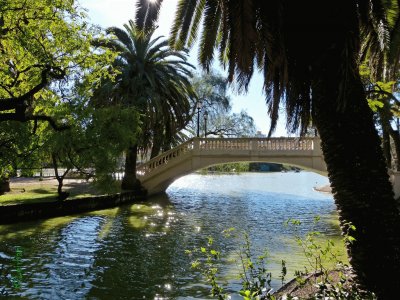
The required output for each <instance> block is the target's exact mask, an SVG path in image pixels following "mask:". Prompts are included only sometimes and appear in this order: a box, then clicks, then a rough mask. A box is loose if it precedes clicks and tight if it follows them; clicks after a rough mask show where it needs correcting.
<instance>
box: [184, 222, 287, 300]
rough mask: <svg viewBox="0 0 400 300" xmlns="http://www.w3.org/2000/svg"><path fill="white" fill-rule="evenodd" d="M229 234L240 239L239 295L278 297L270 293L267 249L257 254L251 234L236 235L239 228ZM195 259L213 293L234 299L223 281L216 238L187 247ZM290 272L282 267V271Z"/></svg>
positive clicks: (251, 298)
mask: <svg viewBox="0 0 400 300" xmlns="http://www.w3.org/2000/svg"><path fill="white" fill-rule="evenodd" d="M224 236H225V238H236V239H238V242H239V248H238V260H237V261H236V263H237V265H238V268H239V270H240V271H239V279H240V281H241V283H242V289H241V290H240V291H239V295H241V296H242V297H243V299H245V300H256V299H261V297H266V298H263V299H275V298H274V297H273V296H272V295H270V294H269V292H270V291H271V273H269V272H268V270H267V268H266V259H267V256H268V253H267V251H264V253H263V254H262V255H259V256H257V257H254V256H253V252H252V249H251V243H250V239H249V236H248V234H246V233H244V234H243V235H236V234H235V229H234V228H230V229H227V230H224ZM186 253H187V254H189V255H190V256H191V257H192V258H193V260H192V263H191V267H192V268H193V269H195V270H198V271H199V272H201V274H202V275H203V276H204V278H205V279H206V281H207V282H208V283H209V284H210V286H211V291H210V292H211V295H212V296H213V297H216V298H217V299H221V300H222V299H230V296H229V295H228V293H226V292H225V289H224V288H223V286H222V285H221V283H220V282H219V276H220V273H219V272H220V269H219V262H220V260H221V259H222V257H221V251H220V250H218V249H216V248H215V246H214V239H213V238H212V237H209V238H208V242H207V244H206V245H205V246H202V247H199V248H195V249H194V250H186ZM285 272H286V270H285V271H282V274H284V273H285Z"/></svg>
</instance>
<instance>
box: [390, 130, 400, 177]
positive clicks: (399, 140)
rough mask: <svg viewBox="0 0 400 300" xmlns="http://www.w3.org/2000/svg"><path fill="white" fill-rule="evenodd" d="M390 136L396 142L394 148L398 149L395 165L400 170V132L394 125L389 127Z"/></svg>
mask: <svg viewBox="0 0 400 300" xmlns="http://www.w3.org/2000/svg"><path fill="white" fill-rule="evenodd" d="M389 133H390V136H391V137H392V139H393V142H394V149H395V151H396V165H395V166H393V167H394V168H395V170H396V171H400V134H399V132H398V131H397V130H394V129H393V128H392V127H390V128H389Z"/></svg>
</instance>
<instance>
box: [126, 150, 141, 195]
mask: <svg viewBox="0 0 400 300" xmlns="http://www.w3.org/2000/svg"><path fill="white" fill-rule="evenodd" d="M137 149H138V146H137V145H133V146H131V147H129V148H128V149H127V151H126V158H125V170H124V173H125V174H124V178H122V182H121V188H122V189H123V190H137V189H139V188H140V182H139V180H138V179H137V178H136V161H137Z"/></svg>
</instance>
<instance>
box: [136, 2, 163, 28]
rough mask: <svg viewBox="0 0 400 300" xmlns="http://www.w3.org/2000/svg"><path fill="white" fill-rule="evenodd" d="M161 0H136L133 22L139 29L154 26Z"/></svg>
mask: <svg viewBox="0 0 400 300" xmlns="http://www.w3.org/2000/svg"><path fill="white" fill-rule="evenodd" d="M162 2H163V0H154V1H149V0H137V1H136V6H137V9H136V16H135V22H136V25H137V26H138V28H139V29H141V30H149V29H151V28H154V26H155V24H156V23H157V21H158V15H159V13H160V8H161V5H162Z"/></svg>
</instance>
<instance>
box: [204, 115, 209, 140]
mask: <svg viewBox="0 0 400 300" xmlns="http://www.w3.org/2000/svg"><path fill="white" fill-rule="evenodd" d="M207 118H208V111H205V112H204V138H206V137H207Z"/></svg>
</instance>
